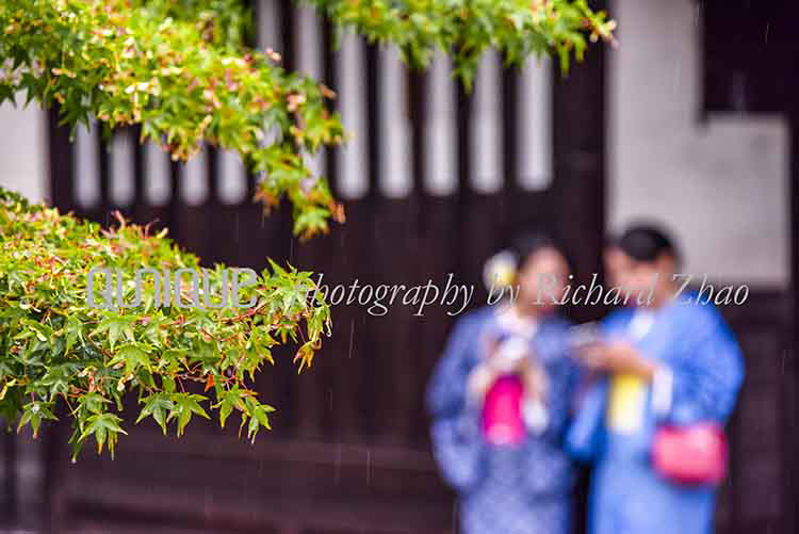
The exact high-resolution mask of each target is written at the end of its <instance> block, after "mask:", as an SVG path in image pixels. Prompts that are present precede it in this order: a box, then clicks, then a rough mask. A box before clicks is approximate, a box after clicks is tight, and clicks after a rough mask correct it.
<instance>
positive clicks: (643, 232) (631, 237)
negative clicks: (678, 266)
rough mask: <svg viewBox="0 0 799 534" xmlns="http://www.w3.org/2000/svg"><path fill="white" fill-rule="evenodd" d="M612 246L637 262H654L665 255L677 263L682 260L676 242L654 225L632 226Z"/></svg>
mask: <svg viewBox="0 0 799 534" xmlns="http://www.w3.org/2000/svg"><path fill="white" fill-rule="evenodd" d="M612 244H613V245H615V246H617V247H619V249H621V251H622V252H624V253H625V254H626V255H627V256H629V257H631V258H632V259H634V260H636V261H643V262H653V261H655V260H657V259H658V258H659V257H660V256H661V255H663V254H667V255H668V256H671V257H672V258H674V260H675V261H678V262H679V260H680V255H679V252H678V251H677V247H676V246H675V245H674V241H672V239H671V238H670V237H669V235H668V234H667V233H666V232H665V231H664V230H663V229H661V228H659V227H657V226H656V225H653V224H636V225H633V226H630V227H628V228H627V230H625V231H624V233H623V234H621V236H619V237H618V238H617V239H615V240H613V242H612Z"/></svg>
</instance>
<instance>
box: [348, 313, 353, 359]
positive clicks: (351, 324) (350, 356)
mask: <svg viewBox="0 0 799 534" xmlns="http://www.w3.org/2000/svg"><path fill="white" fill-rule="evenodd" d="M354 336H355V319H353V320H352V321H350V348H349V351H348V352H347V358H348V359H352V342H353V339H354Z"/></svg>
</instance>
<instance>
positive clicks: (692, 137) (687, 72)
mask: <svg viewBox="0 0 799 534" xmlns="http://www.w3.org/2000/svg"><path fill="white" fill-rule="evenodd" d="M696 5H697V3H696V2H695V1H694V0H616V1H615V2H613V4H612V10H611V12H612V14H613V17H614V18H616V19H617V20H618V21H619V25H620V28H619V39H620V46H619V47H618V48H617V49H616V50H613V51H611V52H610V54H609V59H610V76H609V83H610V86H609V95H610V98H609V105H610V113H609V127H610V129H609V145H608V146H609V154H608V164H609V187H608V199H607V200H608V217H609V221H608V223H609V227H610V228H611V229H615V230H617V229H619V228H622V227H623V226H624V225H625V224H627V223H628V222H630V221H634V220H639V219H648V220H655V221H659V222H661V223H663V224H664V225H666V226H667V227H669V228H671V229H672V230H673V232H674V233H675V234H676V236H677V238H678V240H679V242H680V243H681V245H682V248H683V250H684V252H685V256H686V259H687V264H686V269H685V270H686V271H687V272H691V273H700V274H701V273H707V274H708V276H709V277H711V278H713V279H716V280H723V281H734V282H747V283H751V284H752V285H755V284H757V285H759V286H779V287H782V286H785V285H786V284H787V281H788V271H789V266H788V264H789V224H790V219H789V205H788V203H789V200H788V155H789V152H788V129H787V125H786V124H785V122H784V121H783V120H782V119H781V118H779V117H776V116H774V117H764V116H753V115H735V114H724V115H721V116H718V115H716V116H711V117H710V119H709V120H708V121H707V122H705V123H703V122H702V121H701V120H700V115H699V113H700V107H701V100H700V98H701V70H700V69H701V48H700V47H701V40H700V37H701V35H700V31H701V25H700V24H699V19H698V12H697V10H696Z"/></svg>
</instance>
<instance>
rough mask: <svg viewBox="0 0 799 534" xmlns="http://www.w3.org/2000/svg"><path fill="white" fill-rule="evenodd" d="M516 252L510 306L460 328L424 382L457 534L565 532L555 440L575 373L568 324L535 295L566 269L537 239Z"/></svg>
mask: <svg viewBox="0 0 799 534" xmlns="http://www.w3.org/2000/svg"><path fill="white" fill-rule="evenodd" d="M514 250H515V253H514V254H513V256H514V257H515V258H516V259H517V267H516V268H515V273H516V274H515V276H514V283H515V285H514V286H512V287H515V288H517V291H518V292H517V293H516V294H515V295H514V299H513V301H512V302H508V303H506V304H503V305H494V306H487V307H484V308H482V309H479V310H476V311H474V312H471V313H469V314H467V315H466V316H464V317H462V318H461V319H460V320H458V321H457V323H456V325H455V327H454V330H453V332H452V333H451V335H450V337H449V340H448V343H447V345H446V349H445V352H444V355H443V357H442V358H441V360H440V361H439V363H438V365H437V368H436V369H435V371H434V374H433V376H432V379H431V380H430V383H429V386H428V390H427V399H426V401H427V408H428V411H429V413H430V415H431V418H432V429H431V437H432V444H433V449H434V450H433V452H434V456H435V459H436V461H437V463H438V466H439V468H440V472H441V474H442V476H443V478H444V479H445V481H446V482H447V483H448V484H449V485H451V486H452V487H453V488H454V489H455V491H456V492H457V494H458V500H459V517H460V525H461V531H462V532H464V533H465V534H567V533H568V532H570V529H571V524H572V521H571V517H572V508H571V504H572V502H571V495H572V485H573V478H574V475H573V472H572V465H571V462H570V460H569V458H568V457H567V455H566V454H565V453H564V450H563V441H562V440H563V436H564V433H565V430H566V428H567V420H568V417H569V414H570V412H571V408H572V406H571V399H572V390H573V389H574V387H575V386H576V384H577V382H578V377H577V372H578V371H579V369H578V368H577V366H576V364H575V362H574V361H573V360H571V359H570V358H569V357H568V352H569V341H568V333H569V330H568V329H569V324H568V322H567V321H566V320H565V319H563V318H561V317H559V316H558V315H557V313H556V307H555V306H554V305H553V304H552V303H551V302H544V301H543V300H542V299H538V298H537V296H536V295H537V294H538V288H539V283H540V282H541V280H543V279H544V278H542V277H546V278H545V279H546V280H547V283H549V284H550V286H549V287H550V288H552V289H553V293H554V294H557V291H558V287H560V288H561V290H562V287H563V286H562V284H564V283H565V280H566V277H567V276H568V265H567V262H566V260H565V258H564V254H563V253H562V252H561V249H559V248H558V247H557V246H556V245H555V242H554V241H552V240H551V239H550V238H548V237H546V236H543V235H537V234H536V235H531V236H527V237H522V238H519V239H517V240H516V241H515V246H514ZM553 281H554V282H555V283H553ZM539 300H542V301H541V302H538V301H539ZM519 420H521V423H520V422H519Z"/></svg>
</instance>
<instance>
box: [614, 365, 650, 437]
mask: <svg viewBox="0 0 799 534" xmlns="http://www.w3.org/2000/svg"><path fill="white" fill-rule="evenodd" d="M645 401H646V383H645V382H644V380H643V379H642V378H641V377H639V376H637V375H634V374H631V373H615V374H614V375H613V378H612V380H611V384H610V397H609V399H608V411H607V425H608V428H609V429H610V430H612V431H614V432H617V433H619V434H632V433H634V432H636V431H637V430H638V429H640V428H641V424H642V423H643V418H644V403H645Z"/></svg>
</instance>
